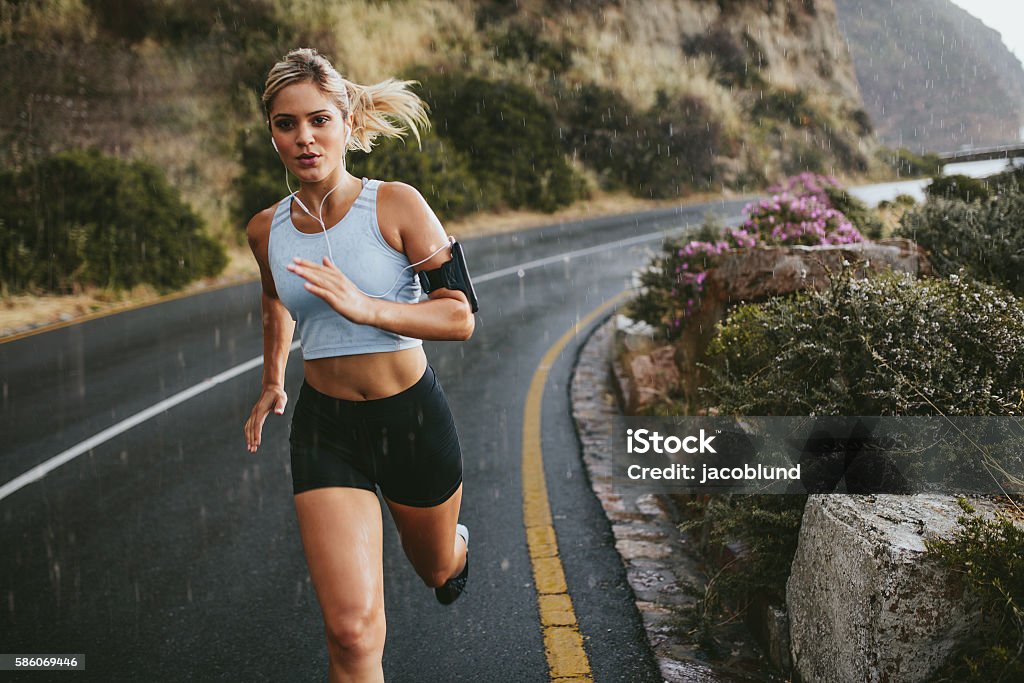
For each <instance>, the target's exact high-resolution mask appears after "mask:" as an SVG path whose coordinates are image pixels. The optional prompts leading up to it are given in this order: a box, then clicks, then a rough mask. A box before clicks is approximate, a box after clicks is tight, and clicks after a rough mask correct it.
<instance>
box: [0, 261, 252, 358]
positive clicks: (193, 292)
mask: <svg viewBox="0 0 1024 683" xmlns="http://www.w3.org/2000/svg"><path fill="white" fill-rule="evenodd" d="M259 281H260V279H259V278H258V277H247V278H245V279H238V280H232V281H230V282H222V283H220V284H217V285H211V286H209V287H202V288H198V287H197V288H195V289H187V290H183V291H180V292H172V293H171V294H164V295H163V296H160V297H156V298H154V299H147V300H145V301H140V302H138V303H135V304H126V305H124V306H116V307H114V308H108V309H107V310H105V311H97V312H95V313H88V314H86V315H80V316H75V317H74V318H71V319H70V320H63V321H61V322H59V323H50V324H48V325H40V326H39V327H34V328H32V329H31V330H25V331H24V332H17V333H15V334H9V335H7V336H6V337H0V344H6V343H8V342H13V341H18V340H19V339H24V338H25V337H32V336H34V335H37V334H42V333H43V332H53V331H54V330H59V329H61V328H62V327H70V326H71V325H78V324H79V323H85V322H89V321H90V320H96V319H97V318H106V317H107V316H110V315H117V314H118V313H127V312H128V311H134V310H137V309H140V308H146V307H147V306H155V305H157V304H162V303H166V302H168V301H174V300H175V299H183V298H185V297H187V296H197V295H199V294H206V293H207V292H216V291H217V290H218V289H226V288H228V287H234V286H235V285H246V284H249V283H250V282H259Z"/></svg>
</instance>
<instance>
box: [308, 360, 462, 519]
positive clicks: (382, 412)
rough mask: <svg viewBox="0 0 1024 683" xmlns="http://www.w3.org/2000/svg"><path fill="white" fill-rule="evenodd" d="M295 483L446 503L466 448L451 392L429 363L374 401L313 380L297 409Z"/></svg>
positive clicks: (400, 500)
mask: <svg viewBox="0 0 1024 683" xmlns="http://www.w3.org/2000/svg"><path fill="white" fill-rule="evenodd" d="M288 443H289V444H290V445H291V461H292V489H293V491H294V492H295V493H296V494H298V493H302V492H303V491H308V490H310V489H315V488H321V487H324V486H348V487H355V488H360V489H366V490H367V491H373V492H376V487H377V486H378V485H379V486H380V490H381V493H383V494H384V496H385V497H387V498H388V499H390V500H393V501H395V502H396V503H402V504H405V505H414V506H416V507H433V506H435V505H440V504H441V503H443V502H444V501H446V500H448V498H449V497H450V496H451V495H452V494H453V493H455V491H456V489H458V488H459V484H461V483H462V450H461V448H460V447H459V435H458V433H457V432H456V430H455V421H454V420H453V419H452V414H451V410H450V409H449V408H448V400H447V399H446V398H445V395H444V390H443V389H442V388H441V384H440V382H438V381H437V378H436V377H435V376H434V370H433V368H431V367H430V366H429V365H428V366H427V369H426V371H425V372H424V373H423V377H421V378H420V380H419V381H418V382H416V384H414V385H412V386H411V387H409V388H408V389H406V390H405V391H403V392H401V393H398V394H395V395H394V396H388V397H385V398H378V399H373V400H368V401H347V400H344V399H340V398H334V397H333V396H328V395H327V394H322V393H320V392H319V391H317V390H316V389H314V388H313V387H311V386H310V385H309V384H307V383H306V382H303V383H302V388H301V389H300V390H299V399H298V401H297V402H296V403H295V412H294V414H293V415H292V424H291V434H290V436H289V438H288Z"/></svg>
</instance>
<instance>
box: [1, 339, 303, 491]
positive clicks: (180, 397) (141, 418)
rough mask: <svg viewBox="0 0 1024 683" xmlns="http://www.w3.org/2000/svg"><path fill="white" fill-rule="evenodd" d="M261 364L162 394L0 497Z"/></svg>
mask: <svg viewBox="0 0 1024 683" xmlns="http://www.w3.org/2000/svg"><path fill="white" fill-rule="evenodd" d="M297 348H299V342H295V343H294V344H292V345H291V347H290V348H289V352H291V351H294V350H295V349H297ZM260 365H263V356H258V357H256V358H253V359H251V360H247V361H245V362H244V363H242V364H241V365H236V366H235V367H233V368H231V369H229V370H225V371H224V372H222V373H220V374H219V375H216V376H214V377H208V378H206V379H204V380H203V381H202V382H200V383H199V384H196V385H194V386H192V387H189V388H188V389H185V390H184V391H179V392H178V393H177V394H175V395H174V396H171V397H169V398H165V399H164V400H162V401H160V402H159V403H156V404H154V405H152V406H150V407H148V408H146V409H145V410H142V411H140V412H137V413H135V414H134V415H132V416H131V417H129V418H126V419H124V420H121V421H120V422H118V423H117V424H115V425H113V426H112V427H107V428H106V429H104V430H103V431H102V432H100V433H98V434H95V435H93V436H91V437H89V438H88V439H86V440H85V441H82V442H81V443H79V444H77V445H75V446H73V447H71V448H69V449H67V450H66V451H64V452H63V453H59V454H57V455H55V456H53V457H52V458H50V459H49V460H47V461H45V462H42V463H40V464H38V465H36V466H35V467H33V468H32V469H30V470H29V471H27V472H25V473H24V474H21V475H19V476H17V477H15V478H14V479H12V480H10V481H9V482H7V483H6V484H4V485H3V486H0V500H3V499H4V498H6V497H7V496H9V495H11V494H12V493H14V492H15V491H17V490H18V489H20V488H22V487H23V486H26V485H28V484H31V483H32V482H34V481H36V480H38V479H42V478H43V477H45V476H46V475H47V474H49V473H50V472H52V471H53V470H55V469H57V468H58V467H60V466H61V465H63V464H65V463H68V462H71V461H72V460H74V459H75V458H77V457H78V456H80V455H81V454H82V453H88V452H89V451H90V450H91V449H93V448H96V446H99V445H100V444H102V443H105V442H107V441H109V440H110V439H113V438H114V437H115V436H118V435H119V434H123V433H124V432H126V431H128V430H129V429H131V428H132V427H135V426H137V425H140V424H142V423H143V422H145V421H146V420H148V419H150V418H152V417H156V416H157V415H159V414H160V413H162V412H164V411H166V410H170V409H171V408H173V407H174V406H176V405H178V404H179V403H183V402H185V401H187V400H188V399H190V398H192V397H193V396H198V395H199V394H201V393H203V392H204V391H209V390H210V389H212V388H214V387H215V386H217V385H218V384H220V383H222V382H226V381H228V380H229V379H232V378H234V377H237V376H238V375H241V374H242V373H243V372H248V371H249V370H252V369H253V368H257V367H259V366H260Z"/></svg>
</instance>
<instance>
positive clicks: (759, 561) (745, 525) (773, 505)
mask: <svg viewBox="0 0 1024 683" xmlns="http://www.w3.org/2000/svg"><path fill="white" fill-rule="evenodd" d="M806 503H807V496H806V495H784V496H780V495H775V496H767V495H713V496H707V497H706V498H705V499H704V500H701V499H700V498H697V499H695V500H694V501H693V502H692V503H691V505H690V507H691V510H692V512H696V513H697V515H696V516H695V517H694V518H693V519H691V520H690V521H687V522H684V523H682V524H681V525H680V527H681V528H682V529H683V530H685V531H687V532H688V533H690V534H691V535H693V536H695V537H698V538H700V537H704V538H705V539H706V541H707V544H708V545H710V546H711V547H721V546H724V545H726V544H729V543H735V542H739V543H740V545H741V546H742V553H743V554H742V556H741V558H742V563H743V566H742V568H741V569H740V570H737V571H729V570H728V569H726V570H725V571H723V572H722V573H721V574H720V575H719V576H718V578H717V579H716V580H715V582H714V583H715V585H714V590H713V591H709V593H708V595H707V597H706V600H707V603H705V605H704V610H705V612H710V613H711V614H715V613H718V612H722V611H726V610H732V609H736V608H743V607H744V606H745V605H746V603H747V602H748V601H749V600H750V599H751V598H753V597H762V598H766V599H767V600H768V601H769V602H770V603H772V604H784V603H785V600H786V580H787V579H788V578H789V570H790V565H792V564H793V556H794V555H796V547H797V541H798V540H799V536H800V521H801V519H802V518H803V511H804V505H805V504H806ZM705 531H706V535H705Z"/></svg>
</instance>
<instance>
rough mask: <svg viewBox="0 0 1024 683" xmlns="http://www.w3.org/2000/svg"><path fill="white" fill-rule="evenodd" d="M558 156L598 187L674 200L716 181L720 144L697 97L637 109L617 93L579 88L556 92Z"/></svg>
mask: <svg viewBox="0 0 1024 683" xmlns="http://www.w3.org/2000/svg"><path fill="white" fill-rule="evenodd" d="M557 97H558V99H559V100H560V101H561V102H562V105H561V106H560V108H559V117H560V121H561V123H562V124H563V126H564V129H565V136H564V142H563V145H564V147H565V149H566V151H567V152H568V153H570V154H572V155H573V156H575V157H576V158H577V159H579V160H580V161H582V162H583V163H584V164H585V165H587V166H588V167H589V168H591V169H593V170H594V171H595V172H596V173H597V175H598V178H599V180H600V183H601V186H602V187H604V188H606V189H617V188H622V189H625V190H626V191H627V192H629V193H630V194H632V195H634V196H638V197H653V198H665V197H677V196H679V195H681V194H684V193H685V192H686V191H687V190H689V189H707V188H709V187H711V186H712V185H713V184H714V182H715V180H716V179H717V173H716V169H715V155H716V154H718V153H722V152H724V151H727V150H724V149H723V147H724V146H725V145H726V143H727V141H726V139H725V136H724V134H723V131H722V127H721V125H720V124H719V122H718V120H717V118H716V117H715V116H714V115H713V114H712V112H711V110H710V108H709V107H708V106H707V105H706V104H705V103H704V102H703V101H702V100H700V99H699V98H696V97H691V96H677V97H670V96H669V95H668V94H666V93H665V92H659V93H658V95H657V100H656V102H655V104H654V105H653V106H652V107H651V108H650V109H649V110H647V111H638V110H636V109H635V108H634V107H633V106H632V104H630V103H629V102H628V101H627V100H626V99H625V98H624V97H623V96H622V95H620V94H619V93H617V92H615V91H613V90H610V89H608V88H603V87H601V86H598V85H594V84H592V83H590V84H584V85H581V86H579V87H577V88H575V89H574V90H571V91H566V92H562V93H560V94H559V95H558V96H557Z"/></svg>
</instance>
